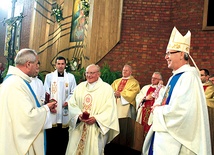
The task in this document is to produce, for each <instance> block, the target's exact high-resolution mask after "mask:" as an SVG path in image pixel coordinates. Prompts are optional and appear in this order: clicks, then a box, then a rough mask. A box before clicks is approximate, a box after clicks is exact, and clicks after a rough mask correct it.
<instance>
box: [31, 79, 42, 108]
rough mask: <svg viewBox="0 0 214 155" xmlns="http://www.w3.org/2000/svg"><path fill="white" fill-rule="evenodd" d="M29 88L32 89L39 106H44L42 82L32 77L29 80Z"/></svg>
mask: <svg viewBox="0 0 214 155" xmlns="http://www.w3.org/2000/svg"><path fill="white" fill-rule="evenodd" d="M30 86H31V88H32V89H33V91H34V93H35V94H36V97H37V99H38V100H39V102H40V104H41V105H42V104H44V101H45V87H44V85H43V82H42V81H41V80H40V79H39V78H38V77H34V78H31V82H30Z"/></svg>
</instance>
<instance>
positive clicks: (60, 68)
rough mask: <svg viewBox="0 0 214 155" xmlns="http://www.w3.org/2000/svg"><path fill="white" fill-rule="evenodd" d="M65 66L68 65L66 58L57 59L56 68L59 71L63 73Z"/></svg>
mask: <svg viewBox="0 0 214 155" xmlns="http://www.w3.org/2000/svg"><path fill="white" fill-rule="evenodd" d="M65 67H66V62H65V60H57V61H56V70H57V71H58V72H59V73H63V72H64V70H65Z"/></svg>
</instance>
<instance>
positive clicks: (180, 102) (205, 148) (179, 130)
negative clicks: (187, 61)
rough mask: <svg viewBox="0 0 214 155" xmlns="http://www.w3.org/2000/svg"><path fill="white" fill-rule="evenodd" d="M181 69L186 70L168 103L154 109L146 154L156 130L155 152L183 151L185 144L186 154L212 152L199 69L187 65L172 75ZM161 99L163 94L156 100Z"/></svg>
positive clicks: (207, 154)
mask: <svg viewBox="0 0 214 155" xmlns="http://www.w3.org/2000/svg"><path fill="white" fill-rule="evenodd" d="M181 72H184V73H183V74H182V75H181V76H180V78H179V79H178V81H177V83H176V85H175V87H174V89H173V92H172V95H171V99H170V101H169V104H168V105H163V106H157V107H155V109H154V112H153V124H152V126H151V128H150V130H149V132H148V134H147V136H146V139H145V141H144V146H143V151H142V154H143V155H148V152H149V147H150V144H151V136H152V134H153V132H154V131H155V138H154V145H153V150H154V155H172V154H182V153H181V152H182V150H183V148H184V147H185V149H186V150H187V151H186V153H185V152H184V154H189V153H195V154H197V155H211V142H210V130H209V129H210V128H209V119H208V112H207V106H206V99H205V95H204V90H203V87H202V84H201V80H200V78H199V73H198V72H197V70H196V69H195V68H194V67H190V66H189V65H184V66H182V67H180V68H179V69H178V70H176V71H175V72H174V73H173V76H174V75H176V74H178V73H181ZM171 79H172V77H171V78H170V79H169V81H168V84H167V86H166V87H165V90H167V87H168V85H169V82H170V80H171ZM162 99H163V96H162V95H160V96H159V98H158V99H157V100H156V102H155V104H161V102H162Z"/></svg>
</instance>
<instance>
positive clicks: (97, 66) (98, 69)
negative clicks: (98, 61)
mask: <svg viewBox="0 0 214 155" xmlns="http://www.w3.org/2000/svg"><path fill="white" fill-rule="evenodd" d="M92 66H93V67H95V68H96V69H97V72H100V66H99V65H95V64H90V65H88V67H86V70H87V69H88V68H89V67H92Z"/></svg>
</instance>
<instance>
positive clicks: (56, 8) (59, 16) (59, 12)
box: [51, 4, 64, 23]
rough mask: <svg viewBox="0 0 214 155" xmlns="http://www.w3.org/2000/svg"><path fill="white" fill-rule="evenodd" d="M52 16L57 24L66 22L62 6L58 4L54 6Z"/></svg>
mask: <svg viewBox="0 0 214 155" xmlns="http://www.w3.org/2000/svg"><path fill="white" fill-rule="evenodd" d="M51 16H54V17H55V18H56V21H57V23H60V21H61V20H64V18H63V16H62V9H61V6H59V5H58V4H56V6H54V7H53V8H52V13H51Z"/></svg>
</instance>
